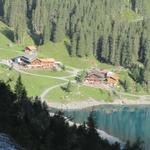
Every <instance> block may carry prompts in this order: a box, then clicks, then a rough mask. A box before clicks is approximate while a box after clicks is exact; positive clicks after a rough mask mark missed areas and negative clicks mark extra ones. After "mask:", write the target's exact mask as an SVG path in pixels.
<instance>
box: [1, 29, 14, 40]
mask: <svg viewBox="0 0 150 150" xmlns="http://www.w3.org/2000/svg"><path fill="white" fill-rule="evenodd" d="M0 32H1V33H2V34H3V35H4V36H6V37H7V38H8V39H9V40H11V41H12V42H14V33H13V31H12V30H10V29H9V28H7V27H5V28H2V29H1V30H0Z"/></svg>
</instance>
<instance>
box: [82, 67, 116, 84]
mask: <svg viewBox="0 0 150 150" xmlns="http://www.w3.org/2000/svg"><path fill="white" fill-rule="evenodd" d="M118 81H119V77H118V75H117V74H115V73H113V72H110V71H106V70H99V69H92V70H90V71H89V72H87V75H86V77H85V79H84V81H83V82H84V83H85V84H90V85H100V84H108V85H110V86H114V85H116V84H117V83H118Z"/></svg>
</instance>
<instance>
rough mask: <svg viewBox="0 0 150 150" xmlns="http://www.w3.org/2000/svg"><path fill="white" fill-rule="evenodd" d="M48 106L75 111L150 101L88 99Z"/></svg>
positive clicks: (145, 103) (141, 103)
mask: <svg viewBox="0 0 150 150" xmlns="http://www.w3.org/2000/svg"><path fill="white" fill-rule="evenodd" d="M47 104H48V106H49V107H51V108H56V109H61V110H76V109H85V108H89V107H95V106H99V105H121V106H127V105H150V100H149V101H148V100H128V99H124V100H120V99H117V100H114V101H113V102H106V101H97V100H94V99H89V100H85V101H77V102H69V103H55V102H47Z"/></svg>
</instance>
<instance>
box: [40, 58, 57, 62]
mask: <svg viewBox="0 0 150 150" xmlns="http://www.w3.org/2000/svg"><path fill="white" fill-rule="evenodd" d="M39 60H41V61H42V62H55V59H54V58H45V59H39Z"/></svg>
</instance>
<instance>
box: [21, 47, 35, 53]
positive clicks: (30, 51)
mask: <svg viewBox="0 0 150 150" xmlns="http://www.w3.org/2000/svg"><path fill="white" fill-rule="evenodd" d="M36 51H37V47H36V46H27V47H26V48H25V49H24V52H25V53H26V54H32V53H35V52H36Z"/></svg>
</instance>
